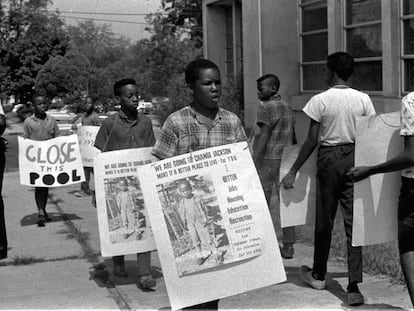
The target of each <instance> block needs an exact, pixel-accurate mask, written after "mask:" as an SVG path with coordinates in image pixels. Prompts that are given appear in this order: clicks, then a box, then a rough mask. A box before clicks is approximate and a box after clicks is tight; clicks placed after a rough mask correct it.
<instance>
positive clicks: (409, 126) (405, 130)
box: [400, 92, 414, 178]
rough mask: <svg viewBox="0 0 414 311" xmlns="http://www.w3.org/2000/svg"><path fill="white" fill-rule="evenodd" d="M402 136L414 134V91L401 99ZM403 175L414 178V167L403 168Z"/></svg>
mask: <svg viewBox="0 0 414 311" xmlns="http://www.w3.org/2000/svg"><path fill="white" fill-rule="evenodd" d="M400 135H401V136H414V92H412V93H410V94H408V95H407V96H405V97H404V98H403V99H402V101H401V130H400ZM401 175H402V176H404V177H408V178H414V167H409V168H406V169H403V170H402V172H401Z"/></svg>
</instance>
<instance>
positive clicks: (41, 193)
mask: <svg viewBox="0 0 414 311" xmlns="http://www.w3.org/2000/svg"><path fill="white" fill-rule="evenodd" d="M48 194H49V188H46V187H36V188H35V201H36V206H37V209H38V211H39V215H42V216H44V215H45V214H46V204H47V197H48Z"/></svg>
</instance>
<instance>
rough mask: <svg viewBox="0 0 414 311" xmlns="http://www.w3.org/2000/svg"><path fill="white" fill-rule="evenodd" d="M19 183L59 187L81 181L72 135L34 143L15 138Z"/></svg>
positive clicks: (78, 155) (79, 164) (80, 170)
mask: <svg viewBox="0 0 414 311" xmlns="http://www.w3.org/2000/svg"><path fill="white" fill-rule="evenodd" d="M18 144H19V172H20V183H21V184H22V185H26V186H35V187H59V186H67V185H71V184H76V183H80V182H82V181H85V174H84V172H83V167H82V160H81V155H80V151H79V143H78V138H77V136H76V135H75V134H73V135H69V136H61V137H56V138H53V139H49V140H43V141H37V140H32V139H27V138H23V137H18Z"/></svg>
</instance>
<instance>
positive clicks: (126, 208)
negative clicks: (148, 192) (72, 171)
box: [94, 147, 156, 257]
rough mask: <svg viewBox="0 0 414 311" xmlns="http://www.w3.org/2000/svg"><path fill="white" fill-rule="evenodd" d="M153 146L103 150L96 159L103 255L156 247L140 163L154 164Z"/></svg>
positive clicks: (114, 254) (100, 235)
mask: <svg viewBox="0 0 414 311" xmlns="http://www.w3.org/2000/svg"><path fill="white" fill-rule="evenodd" d="M151 150H152V147H148V148H139V149H125V150H118V151H111V152H103V153H101V154H99V155H98V156H97V157H96V158H95V161H94V162H95V165H94V172H95V175H94V176H95V192H96V207H97V211H98V225H99V237H100V241H101V252H102V256H104V257H106V256H117V255H126V254H135V253H142V252H147V251H151V250H154V249H155V242H154V238H153V233H152V230H151V226H150V223H149V218H148V214H147V208H146V207H147V200H144V198H143V195H142V190H141V186H142V184H141V183H140V180H139V178H138V175H137V168H138V166H142V165H145V164H149V163H152V162H154V161H156V158H155V157H154V156H152V155H151Z"/></svg>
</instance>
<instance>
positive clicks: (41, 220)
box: [37, 216, 46, 227]
mask: <svg viewBox="0 0 414 311" xmlns="http://www.w3.org/2000/svg"><path fill="white" fill-rule="evenodd" d="M45 222H46V217H45V216H39V220H38V221H37V226H38V227H44V226H45Z"/></svg>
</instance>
